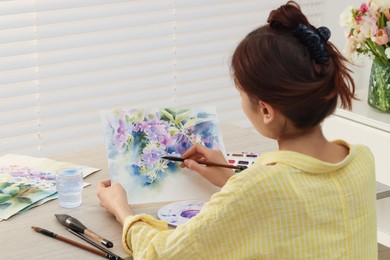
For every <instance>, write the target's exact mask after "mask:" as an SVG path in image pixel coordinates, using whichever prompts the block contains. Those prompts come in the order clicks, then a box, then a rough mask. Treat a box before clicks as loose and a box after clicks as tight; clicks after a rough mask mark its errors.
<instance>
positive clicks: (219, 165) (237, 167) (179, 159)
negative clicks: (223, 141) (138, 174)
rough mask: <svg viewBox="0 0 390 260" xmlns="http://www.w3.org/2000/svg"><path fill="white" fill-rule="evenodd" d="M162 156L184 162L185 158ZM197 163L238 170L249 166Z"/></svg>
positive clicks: (165, 158)
mask: <svg viewBox="0 0 390 260" xmlns="http://www.w3.org/2000/svg"><path fill="white" fill-rule="evenodd" d="M161 158H162V159H164V160H170V161H174V162H184V158H181V157H177V156H163V157H161ZM197 163H199V164H203V165H206V166H215V167H223V168H229V169H236V170H245V169H246V168H247V167H246V166H235V165H230V164H222V163H214V162H197Z"/></svg>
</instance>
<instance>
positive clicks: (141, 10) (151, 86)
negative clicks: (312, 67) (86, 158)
mask: <svg viewBox="0 0 390 260" xmlns="http://www.w3.org/2000/svg"><path fill="white" fill-rule="evenodd" d="M322 1H323V0H321V1H320V0H312V1H309V0H306V1H298V2H299V3H300V4H301V6H302V8H303V9H304V11H305V12H306V13H308V14H309V18H310V20H311V21H313V22H315V20H313V18H314V19H317V20H318V19H319V20H321V18H322V13H323V10H322V8H321V5H322ZM281 3H284V1H259V0H256V1H255V0H245V1H234V0H230V1H229V0H177V1H172V0H170V1H168V0H156V1H130V0H84V1H78V0H35V1H32V0H16V1H2V2H0V122H1V130H0V154H5V153H22V154H28V155H33V156H50V155H53V154H60V153H67V152H72V151H78V150H82V149H85V148H91V147H96V146H102V145H103V141H104V140H103V136H102V127H101V123H100V115H99V110H101V109H107V108H113V107H132V108H142V107H169V106H170V107H178V106H181V107H184V106H203V105H214V106H216V107H217V111H218V116H219V119H220V121H221V122H225V121H232V122H239V123H240V122H241V123H243V124H245V123H247V121H246V119H245V116H244V114H243V112H242V111H241V108H240V100H239V97H238V93H237V91H236V89H235V88H234V84H233V82H232V80H231V78H230V74H229V62H230V57H231V54H232V52H233V50H234V48H235V46H236V45H237V44H238V42H239V41H240V40H241V39H242V38H243V37H244V36H245V35H246V34H247V33H248V32H249V31H250V30H252V29H254V28H255V27H257V26H259V25H261V24H263V23H265V21H266V18H267V16H268V13H269V11H270V10H271V9H273V8H275V7H277V6H279V5H280V4H281Z"/></svg>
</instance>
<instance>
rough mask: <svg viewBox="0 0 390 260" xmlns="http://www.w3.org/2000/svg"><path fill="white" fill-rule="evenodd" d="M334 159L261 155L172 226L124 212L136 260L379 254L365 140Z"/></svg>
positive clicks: (372, 179) (366, 256) (373, 256)
mask: <svg viewBox="0 0 390 260" xmlns="http://www.w3.org/2000/svg"><path fill="white" fill-rule="evenodd" d="M337 142H339V143H342V144H343V145H345V146H347V147H349V155H348V156H347V157H346V158H345V159H344V160H343V161H341V162H339V163H336V164H331V163H327V162H323V161H320V160H317V159H315V158H313V157H309V156H306V155H303V154H299V153H295V152H290V151H277V152H270V153H265V154H263V155H262V156H261V157H260V158H259V159H258V160H257V161H256V163H255V164H253V165H252V166H251V167H250V168H249V169H247V170H245V171H243V172H241V173H239V174H236V175H235V176H233V177H232V178H230V179H229V181H228V182H227V183H226V184H225V186H224V187H223V188H222V189H221V191H220V192H218V193H216V194H214V195H213V196H212V197H211V199H210V201H209V202H208V203H206V204H205V205H204V207H203V208H202V210H201V212H200V213H199V214H198V215H197V216H195V217H193V218H192V219H191V220H190V221H188V222H187V223H185V224H182V225H180V226H179V227H177V228H176V229H175V230H172V229H168V226H167V224H166V223H165V222H163V221H161V220H157V219H155V218H153V217H151V216H149V215H145V214H141V215H136V216H130V217H128V218H127V219H126V221H125V224H124V229H123V237H122V240H123V245H124V247H125V249H126V250H127V251H128V252H129V253H130V254H132V255H133V256H134V259H284V260H286V259H316V260H317V259H332V260H333V259H353V260H356V259H364V260H367V259H377V242H376V208H375V200H376V198H375V194H376V181H375V169H374V158H373V156H372V153H371V152H370V150H369V149H368V148H367V147H365V146H362V145H349V144H347V143H345V142H343V141H337Z"/></svg>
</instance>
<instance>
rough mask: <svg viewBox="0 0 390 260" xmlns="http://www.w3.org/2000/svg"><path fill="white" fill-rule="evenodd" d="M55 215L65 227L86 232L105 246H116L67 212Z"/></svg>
mask: <svg viewBox="0 0 390 260" xmlns="http://www.w3.org/2000/svg"><path fill="white" fill-rule="evenodd" d="M55 216H56V218H57V219H58V221H59V222H60V223H61V224H62V225H64V226H65V227H67V228H70V229H72V230H73V231H76V232H79V233H82V234H85V235H87V236H89V237H90V238H92V239H94V240H95V241H97V242H99V243H101V244H102V245H104V246H105V247H108V248H111V247H113V246H114V244H113V243H112V242H111V241H109V240H107V239H105V238H102V237H101V236H99V235H98V234H96V233H95V232H93V231H91V230H89V229H88V228H87V227H86V226H84V225H83V224H81V222H80V221H78V220H77V219H75V218H73V217H71V216H69V215H66V214H55Z"/></svg>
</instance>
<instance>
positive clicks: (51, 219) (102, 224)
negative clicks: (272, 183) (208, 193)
mask: <svg viewBox="0 0 390 260" xmlns="http://www.w3.org/2000/svg"><path fill="white" fill-rule="evenodd" d="M221 131H222V136H223V140H224V144H225V149H226V151H227V152H231V153H233V152H256V153H262V152H265V151H269V150H275V149H277V145H276V143H275V142H274V141H272V140H270V139H266V138H264V137H262V136H261V135H259V134H258V133H256V132H255V131H254V130H251V129H245V128H241V127H239V126H236V125H234V124H229V123H225V124H221ZM49 158H50V159H53V160H58V161H66V162H69V163H74V164H79V165H85V166H90V167H95V168H99V169H101V170H100V171H98V172H96V173H93V174H91V175H89V176H88V177H86V178H85V181H86V182H88V183H91V185H90V186H88V187H85V188H84V190H83V202H82V204H81V206H79V207H77V208H73V209H66V208H61V207H60V206H59V205H58V201H57V200H52V201H49V202H46V203H45V204H43V205H40V206H38V207H36V208H33V209H31V210H29V211H27V212H25V213H22V214H18V215H15V216H13V217H11V218H9V219H8V220H4V221H1V222H0V245H1V249H2V250H1V252H0V259H27V258H28V259H98V258H100V257H99V256H97V255H95V254H92V253H90V252H88V251H84V250H82V249H79V248H76V247H73V246H70V245H68V244H66V243H63V242H61V241H58V240H55V239H52V238H49V237H46V236H43V235H42V234H38V233H37V232H35V231H33V230H32V229H31V226H38V227H42V228H45V229H48V230H50V231H52V232H54V233H57V234H59V235H62V236H64V237H67V238H70V239H72V240H75V241H78V242H80V243H83V244H87V243H86V242H84V241H82V240H80V239H79V238H77V237H76V236H74V235H72V234H70V233H69V232H68V231H66V229H65V228H64V227H63V226H62V225H61V224H60V223H59V222H58V220H57V219H56V218H55V216H54V214H67V215H70V216H72V217H74V218H76V219H78V220H80V221H81V222H82V223H83V224H84V225H85V226H86V227H87V228H88V229H90V230H92V231H94V232H96V233H97V234H99V235H101V236H103V237H104V238H106V239H109V240H110V241H112V242H113V243H114V247H113V248H111V249H110V250H111V251H112V252H113V253H115V254H117V255H119V256H121V257H123V258H127V259H131V257H129V255H128V254H127V253H126V252H125V251H124V249H123V247H122V243H121V235H122V226H121V225H120V224H119V223H118V222H117V221H116V220H115V218H114V217H113V216H112V215H111V214H109V213H107V212H106V211H105V210H104V209H103V208H101V207H100V205H99V200H98V198H97V196H96V192H97V184H98V183H99V182H100V181H101V180H104V179H107V178H108V177H109V174H108V167H107V166H108V163H107V158H106V151H105V148H104V147H96V148H95V149H88V150H84V151H77V152H74V153H70V154H63V155H58V156H55V157H49ZM165 204H167V203H153V204H144V205H136V206H134V207H133V211H134V213H135V214H138V213H147V214H150V215H152V216H154V217H156V214H157V210H158V209H159V208H160V207H161V206H163V205H165ZM87 245H88V244H87Z"/></svg>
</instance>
